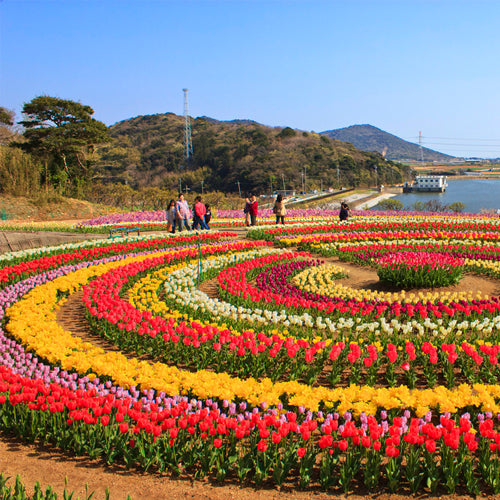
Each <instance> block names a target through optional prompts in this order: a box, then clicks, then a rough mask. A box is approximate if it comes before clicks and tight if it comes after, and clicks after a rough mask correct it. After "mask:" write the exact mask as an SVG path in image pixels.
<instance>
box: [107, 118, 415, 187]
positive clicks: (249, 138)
mask: <svg viewBox="0 0 500 500" xmlns="http://www.w3.org/2000/svg"><path fill="white" fill-rule="evenodd" d="M191 129H192V141H193V153H194V154H193V156H192V159H191V161H190V162H188V163H187V162H186V161H185V150H184V133H185V128H184V117H182V116H177V115H175V114H173V113H167V114H157V115H148V116H138V117H136V118H131V119H129V120H125V121H122V122H119V123H117V124H115V125H113V126H112V127H111V128H110V130H109V133H110V136H111V137H112V138H113V139H114V142H113V143H112V144H109V145H108V146H105V147H104V148H103V149H102V151H101V158H100V162H99V172H100V177H102V179H103V180H104V181H107V182H117V181H121V182H124V181H126V182H127V183H128V184H129V185H131V186H132V187H137V188H139V187H143V186H159V187H164V188H173V187H176V186H180V185H182V186H189V188H190V189H192V190H195V191H201V190H202V189H203V190H205V191H207V190H217V191H225V192H237V191H238V190H239V189H241V191H242V192H244V193H247V192H249V191H255V192H258V193H263V192H269V190H270V189H282V188H283V186H284V187H285V188H286V189H296V190H297V191H300V190H301V189H302V185H303V184H302V183H303V176H304V179H305V183H306V189H307V190H311V189H321V188H324V189H325V188H328V187H338V186H368V185H372V186H373V185H375V183H376V182H378V184H388V183H399V182H402V181H403V179H404V178H406V176H407V173H405V172H404V171H403V167H402V166H401V165H399V164H396V163H393V162H390V161H386V160H385V159H384V158H383V157H382V156H381V155H380V154H378V153H367V152H362V151H359V150H358V149H356V148H355V147H354V146H353V145H351V144H347V143H343V142H340V141H336V140H332V139H330V138H329V137H326V136H324V135H320V134H316V133H312V132H303V131H298V130H293V129H291V128H289V127H285V128H271V127H266V126H264V125H260V124H258V123H256V122H252V121H250V120H237V121H232V122H220V121H217V120H213V119H210V118H207V117H202V118H196V119H194V120H192V122H191Z"/></svg>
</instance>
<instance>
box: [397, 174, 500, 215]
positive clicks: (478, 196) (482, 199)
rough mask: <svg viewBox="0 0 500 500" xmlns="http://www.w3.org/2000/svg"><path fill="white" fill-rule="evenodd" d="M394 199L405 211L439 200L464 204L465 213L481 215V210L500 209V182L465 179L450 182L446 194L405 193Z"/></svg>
mask: <svg viewBox="0 0 500 500" xmlns="http://www.w3.org/2000/svg"><path fill="white" fill-rule="evenodd" d="M393 199H396V200H400V201H401V203H403V205H404V207H405V209H412V205H413V204H414V203H415V202H417V201H421V202H422V203H425V202H426V201H429V200H437V201H439V202H440V203H441V204H442V205H449V204H450V203H455V202H458V201H460V202H462V203H464V204H465V209H464V212H471V213H479V212H481V209H490V210H491V209H494V210H496V209H497V208H500V180H496V179H463V180H450V179H449V178H448V187H447V188H446V191H445V192H444V193H404V194H400V195H398V196H395V197H394V198H393Z"/></svg>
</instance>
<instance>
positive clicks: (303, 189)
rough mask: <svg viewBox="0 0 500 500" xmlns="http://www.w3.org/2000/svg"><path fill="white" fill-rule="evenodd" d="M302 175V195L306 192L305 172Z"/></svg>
mask: <svg viewBox="0 0 500 500" xmlns="http://www.w3.org/2000/svg"><path fill="white" fill-rule="evenodd" d="M301 174H302V193H305V192H306V191H305V188H304V171H303V170H302V172H301Z"/></svg>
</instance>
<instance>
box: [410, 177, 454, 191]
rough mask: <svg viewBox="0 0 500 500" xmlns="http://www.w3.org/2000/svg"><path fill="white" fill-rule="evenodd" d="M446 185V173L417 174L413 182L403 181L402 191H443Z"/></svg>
mask: <svg viewBox="0 0 500 500" xmlns="http://www.w3.org/2000/svg"><path fill="white" fill-rule="evenodd" d="M447 187H448V182H447V181H446V175H417V177H416V178H415V182H414V183H413V184H408V183H405V185H404V186H403V191H405V192H411V191H426V192H437V193H443V192H444V191H446V188H447Z"/></svg>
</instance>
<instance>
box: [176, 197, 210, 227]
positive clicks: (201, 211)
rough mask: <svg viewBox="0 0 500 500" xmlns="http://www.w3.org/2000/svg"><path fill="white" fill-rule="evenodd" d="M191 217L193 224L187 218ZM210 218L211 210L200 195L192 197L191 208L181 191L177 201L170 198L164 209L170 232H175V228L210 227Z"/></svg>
mask: <svg viewBox="0 0 500 500" xmlns="http://www.w3.org/2000/svg"><path fill="white" fill-rule="evenodd" d="M191 217H193V225H192V226H190V225H189V220H190V219H191ZM211 218H212V211H211V209H210V205H209V204H208V203H206V204H205V203H203V202H202V198H201V196H197V197H196V198H195V199H194V205H193V210H191V209H190V208H189V204H188V202H187V201H186V199H185V198H184V195H183V194H182V193H180V194H179V199H178V200H177V201H175V200H170V202H169V204H168V208H167V210H166V219H167V223H168V225H169V227H170V232H171V233H175V228H176V227H177V229H178V230H179V231H182V230H183V229H184V228H186V229H187V230H188V231H190V230H191V229H193V230H196V229H198V227H199V228H200V229H207V230H208V229H210V226H209V225H208V223H209V222H210V219H211Z"/></svg>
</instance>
